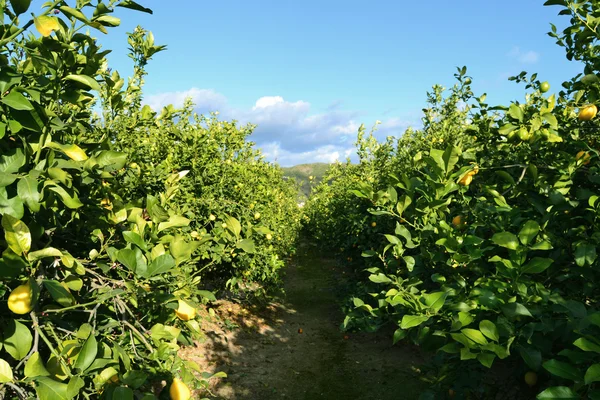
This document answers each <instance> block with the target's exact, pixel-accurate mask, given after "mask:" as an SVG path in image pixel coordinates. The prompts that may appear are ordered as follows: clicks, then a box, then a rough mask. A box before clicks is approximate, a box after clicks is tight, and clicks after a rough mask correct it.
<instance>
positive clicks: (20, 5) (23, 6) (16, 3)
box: [10, 0, 31, 15]
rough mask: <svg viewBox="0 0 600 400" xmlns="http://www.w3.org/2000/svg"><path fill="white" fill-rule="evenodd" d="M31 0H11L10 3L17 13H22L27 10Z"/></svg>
mask: <svg viewBox="0 0 600 400" xmlns="http://www.w3.org/2000/svg"><path fill="white" fill-rule="evenodd" d="M30 4H31V0H10V5H11V6H12V9H13V11H14V12H15V14H16V15H21V14H24V13H26V12H27V10H28V9H29V5H30Z"/></svg>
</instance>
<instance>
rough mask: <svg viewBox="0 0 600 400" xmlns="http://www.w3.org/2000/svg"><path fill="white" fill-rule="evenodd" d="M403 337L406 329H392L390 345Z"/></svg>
mask: <svg viewBox="0 0 600 400" xmlns="http://www.w3.org/2000/svg"><path fill="white" fill-rule="evenodd" d="M405 337H406V331H404V330H402V329H396V331H394V337H393V339H392V345H394V344H396V343H398V342H399V341H400V340H402V339H404V338H405Z"/></svg>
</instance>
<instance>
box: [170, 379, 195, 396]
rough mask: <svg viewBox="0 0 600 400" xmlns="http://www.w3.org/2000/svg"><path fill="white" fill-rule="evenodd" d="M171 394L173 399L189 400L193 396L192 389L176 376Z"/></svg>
mask: <svg viewBox="0 0 600 400" xmlns="http://www.w3.org/2000/svg"><path fill="white" fill-rule="evenodd" d="M169 395H171V399H172V400H189V399H191V398H192V391H191V390H190V388H189V387H188V386H187V385H186V384H185V383H183V382H182V381H181V379H179V378H175V379H173V383H171V387H170V388H169Z"/></svg>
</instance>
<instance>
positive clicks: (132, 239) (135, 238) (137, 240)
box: [123, 231, 147, 250]
mask: <svg viewBox="0 0 600 400" xmlns="http://www.w3.org/2000/svg"><path fill="white" fill-rule="evenodd" d="M123 239H125V241H126V242H128V243H132V244H135V245H136V246H137V247H139V248H140V249H142V250H147V247H146V242H145V241H144V239H142V237H141V236H140V235H139V234H137V233H136V232H133V231H125V232H123Z"/></svg>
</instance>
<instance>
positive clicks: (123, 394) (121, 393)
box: [113, 386, 133, 400]
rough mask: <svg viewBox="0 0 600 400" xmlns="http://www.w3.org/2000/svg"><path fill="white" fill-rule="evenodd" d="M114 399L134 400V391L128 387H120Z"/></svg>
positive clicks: (116, 389) (114, 394)
mask: <svg viewBox="0 0 600 400" xmlns="http://www.w3.org/2000/svg"><path fill="white" fill-rule="evenodd" d="M113 399H119V400H121V399H122V400H133V390H131V389H130V388H128V387H124V386H119V387H118V388H115V391H114V393H113Z"/></svg>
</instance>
